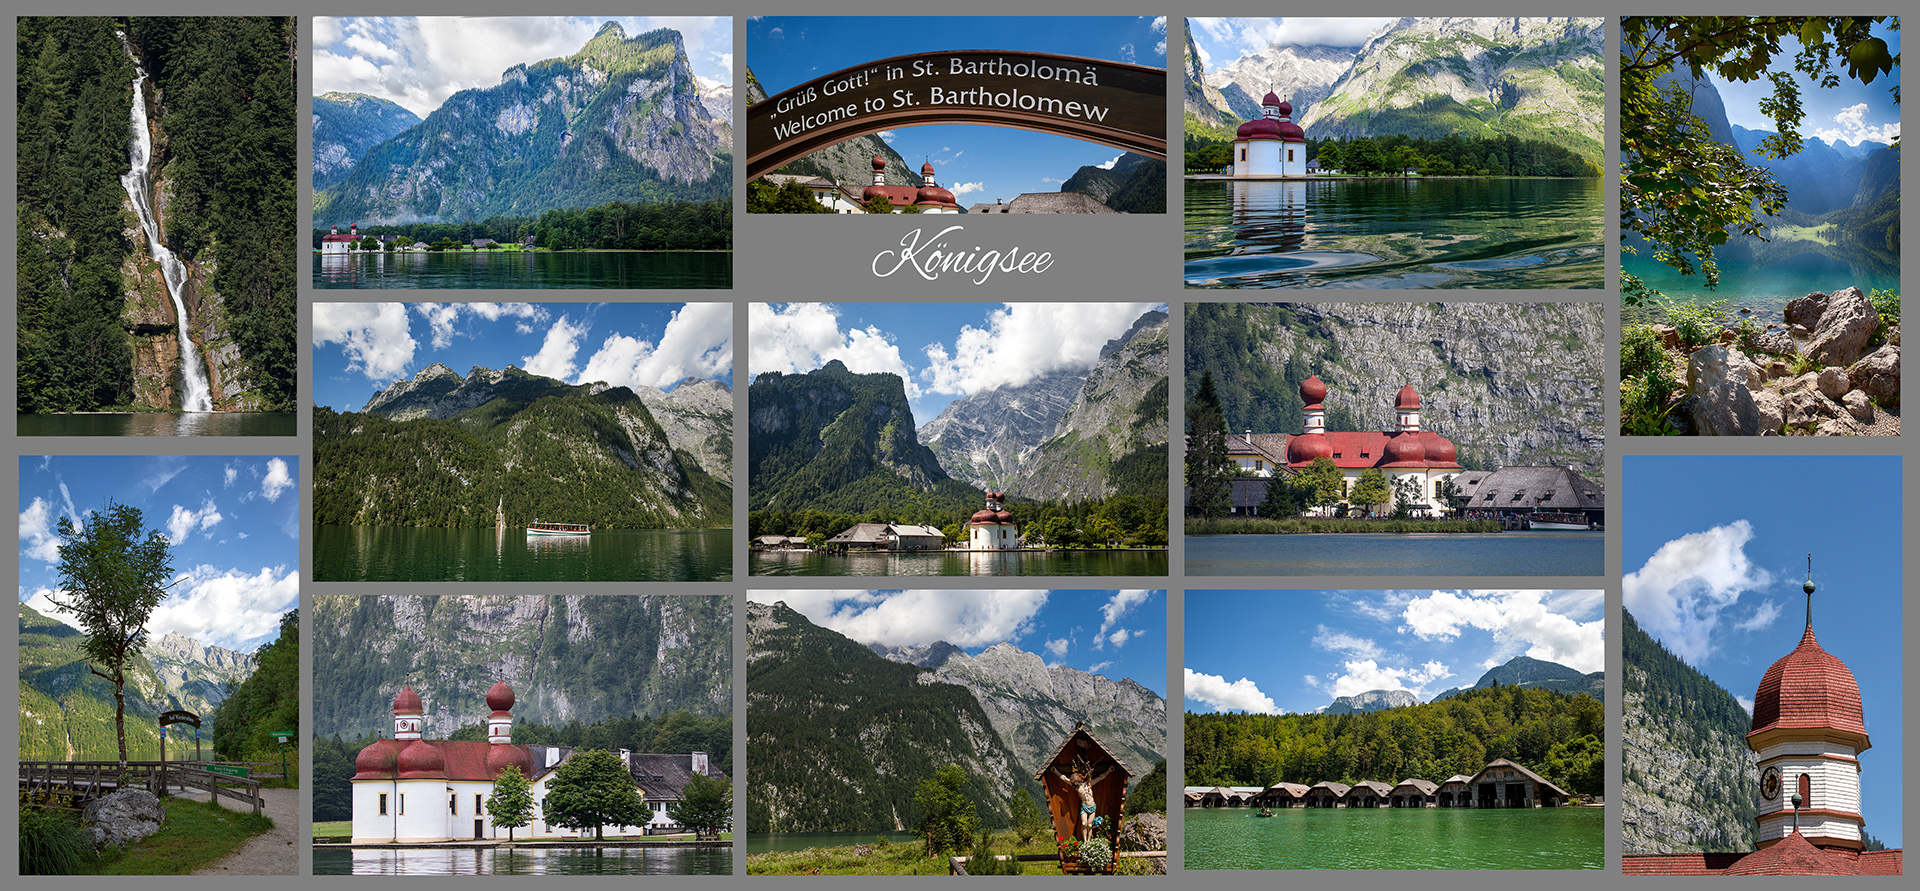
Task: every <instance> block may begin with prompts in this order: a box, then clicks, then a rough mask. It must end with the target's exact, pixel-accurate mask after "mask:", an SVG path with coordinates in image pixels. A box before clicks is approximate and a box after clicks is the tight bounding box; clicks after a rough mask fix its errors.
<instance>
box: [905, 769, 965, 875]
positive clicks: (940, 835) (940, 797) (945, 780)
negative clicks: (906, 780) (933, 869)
mask: <svg viewBox="0 0 1920 891" xmlns="http://www.w3.org/2000/svg"><path fill="white" fill-rule="evenodd" d="M966 786H967V774H966V771H963V770H961V769H960V766H959V765H957V764H949V765H947V766H945V767H942V768H940V769H939V770H936V771H934V772H933V776H930V777H927V778H926V779H924V780H921V781H920V787H919V788H918V789H916V790H915V791H914V793H913V807H914V809H915V810H918V811H919V812H920V822H919V823H918V824H917V825H915V826H914V831H915V832H917V833H919V834H920V837H921V838H924V839H926V840H927V853H928V854H929V855H939V854H944V853H947V852H950V851H959V850H961V849H962V846H963V845H966V844H967V843H968V842H969V841H970V840H971V839H972V838H973V833H974V831H975V830H976V829H978V828H979V823H980V821H979V819H978V818H977V817H976V816H974V810H973V799H971V798H968V797H967V791H966Z"/></svg>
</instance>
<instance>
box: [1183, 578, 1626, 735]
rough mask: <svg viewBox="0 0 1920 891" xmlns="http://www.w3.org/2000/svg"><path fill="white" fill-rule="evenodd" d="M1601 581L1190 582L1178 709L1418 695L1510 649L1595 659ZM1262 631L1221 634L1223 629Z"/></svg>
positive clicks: (1581, 664)
mask: <svg viewBox="0 0 1920 891" xmlns="http://www.w3.org/2000/svg"><path fill="white" fill-rule="evenodd" d="M1604 594H1605V592H1602V591H1599V590H1563V591H1541V590H1473V591H1459V590H1455V591H1441V590H1420V591H1413V590H1399V591H1188V592H1187V601H1186V627H1187V647H1186V661H1187V664H1186V671H1185V677H1186V682H1185V694H1186V698H1187V709H1188V710H1189V711H1193V712H1203V713H1204V712H1236V711H1238V712H1253V713H1259V714H1280V713H1283V712H1294V713H1299V714H1310V713H1314V712H1318V711H1320V710H1321V709H1323V708H1326V707H1327V706H1328V705H1329V704H1331V703H1332V702H1333V700H1334V699H1335V698H1336V697H1340V696H1352V695H1353V694H1355V693H1364V692H1366V691H1368V690H1405V691H1407V692H1409V693H1412V694H1414V695H1415V696H1418V697H1419V698H1420V701H1422V702H1427V701H1430V700H1432V699H1433V697H1434V695H1435V694H1438V693H1444V692H1446V691H1447V690H1450V689H1452V688H1454V687H1471V686H1473V685H1474V684H1475V683H1477V682H1479V680H1480V676H1481V675H1483V674H1485V673H1486V672H1487V669H1489V668H1493V667H1495V666H1498V665H1504V664H1506V663H1507V662H1509V661H1511V660H1512V659H1513V658H1514V657H1515V656H1531V657H1533V658H1535V659H1540V660H1544V661H1547V662H1558V663H1560V664H1561V665H1565V666H1567V667H1569V668H1572V669H1574V670H1576V671H1579V672H1581V673H1583V674H1584V673H1587V672H1594V671H1604V670H1605V669H1606V653H1605V644H1604V641H1603V632H1604V627H1605V626H1604V616H1603V611H1604V609H1605V596H1604ZM1249 633H1252V634H1253V636H1254V637H1259V638H1262V639H1264V640H1266V642H1265V643H1262V644H1260V645H1255V646H1245V645H1240V644H1232V645H1226V646H1223V645H1221V636H1222V635H1223V634H1224V635H1227V636H1228V637H1231V638H1233V639H1234V640H1235V641H1240V642H1244V641H1246V640H1249V639H1251V638H1249Z"/></svg>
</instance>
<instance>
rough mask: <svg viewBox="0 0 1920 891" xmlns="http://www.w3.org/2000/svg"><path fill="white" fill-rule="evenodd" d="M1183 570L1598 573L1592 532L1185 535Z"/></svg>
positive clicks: (1598, 547) (1599, 556) (1601, 540)
mask: <svg viewBox="0 0 1920 891" xmlns="http://www.w3.org/2000/svg"><path fill="white" fill-rule="evenodd" d="M1186 541H1187V574H1188V575H1601V574H1602V573H1603V572H1604V571H1605V570H1606V535H1605V534H1603V533H1599V532H1483V533H1457V534H1447V533H1440V532H1411V533H1405V534H1399V535H1394V534H1387V533H1365V532H1354V533H1337V532H1336V533H1310V534H1301V535H1189V536H1187V540H1186Z"/></svg>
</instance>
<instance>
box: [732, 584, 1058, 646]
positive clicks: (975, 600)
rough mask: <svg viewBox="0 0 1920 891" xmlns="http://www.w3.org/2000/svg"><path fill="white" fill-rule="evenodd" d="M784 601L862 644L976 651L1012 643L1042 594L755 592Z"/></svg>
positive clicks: (757, 596) (760, 596)
mask: <svg viewBox="0 0 1920 891" xmlns="http://www.w3.org/2000/svg"><path fill="white" fill-rule="evenodd" d="M752 599H753V600H756V601H759V602H762V603H771V602H773V601H784V602H785V603H786V604H787V606H788V607H789V608H791V609H792V610H793V611H795V612H797V613H800V614H801V615H803V616H806V617H807V620H808V621H810V622H812V623H814V624H815V625H819V626H820V627H822V628H827V629H831V630H833V631H837V632H839V633H841V634H844V635H846V636H847V637H849V638H851V639H853V640H856V641H859V642H860V643H863V644H876V643H877V644H880V645H882V646H889V647H897V646H915V645H920V644H930V643H934V642H935V641H942V640H944V641H946V642H947V643H950V644H953V645H954V646H957V647H963V648H971V647H982V646H988V645H991V644H996V643H1001V642H1003V641H1009V642H1010V641H1014V640H1017V639H1018V638H1020V637H1022V636H1024V635H1025V634H1027V632H1029V631H1031V630H1032V628H1033V621H1034V617H1035V616H1036V615H1037V614H1038V613H1039V612H1040V608H1041V607H1043V606H1045V605H1046V603H1047V592H1046V591H900V592H881V591H778V592H774V591H756V592H754V593H753V594H752Z"/></svg>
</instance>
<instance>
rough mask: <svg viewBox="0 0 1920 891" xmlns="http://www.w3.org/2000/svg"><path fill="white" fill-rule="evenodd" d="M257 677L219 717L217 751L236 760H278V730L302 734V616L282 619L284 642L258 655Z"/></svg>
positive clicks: (234, 694) (230, 696)
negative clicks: (274, 757)
mask: <svg viewBox="0 0 1920 891" xmlns="http://www.w3.org/2000/svg"><path fill="white" fill-rule="evenodd" d="M254 658H255V662H254V669H253V674H251V675H248V676H247V679H246V680H245V681H242V682H241V683H240V684H239V685H238V686H237V687H234V688H233V689H232V690H230V691H228V693H227V698H226V699H224V700H221V702H220V707H219V708H218V709H216V710H215V711H214V720H213V751H214V755H215V756H216V757H219V758H222V759H230V760H261V759H267V758H272V757H273V756H274V755H275V754H276V753H277V752H278V751H279V749H280V745H279V742H278V740H276V739H274V737H273V736H272V735H271V734H272V733H273V731H276V730H291V731H293V732H295V733H299V732H300V611H299V610H297V609H294V610H288V611H287V613H286V614H285V615H283V616H281V617H280V636H279V638H277V639H275V640H274V642H273V643H270V644H267V645H266V646H264V647H261V648H260V650H259V652H258V653H255V654H254Z"/></svg>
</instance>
